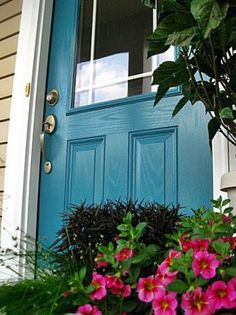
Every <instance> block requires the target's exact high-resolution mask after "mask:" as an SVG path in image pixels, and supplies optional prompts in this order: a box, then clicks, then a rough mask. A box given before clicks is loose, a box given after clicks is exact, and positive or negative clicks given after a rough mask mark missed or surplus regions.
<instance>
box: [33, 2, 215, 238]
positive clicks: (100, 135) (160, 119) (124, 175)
mask: <svg viewBox="0 0 236 315" xmlns="http://www.w3.org/2000/svg"><path fill="white" fill-rule="evenodd" d="M152 16H153V13H152V11H151V10H150V9H148V8H146V7H145V6H143V5H142V4H141V1H139V0H129V1H126V0H119V1H117V0H109V1H105V0H84V1H76V0H55V8H54V17H53V26H52V36H51V49H50V58H49V70H48V82H47V91H50V90H51V89H54V88H55V89H57V90H58V91H59V101H58V103H57V104H56V105H55V106H50V104H49V103H46V104H45V119H46V117H47V116H48V115H50V114H53V115H54V116H55V117H56V119H57V127H56V130H55V132H54V133H52V134H51V135H46V136H45V149H46V151H47V155H48V158H49V160H51V162H52V170H51V172H50V173H49V174H46V173H45V171H44V163H45V160H44V159H42V171H41V181H40V202H39V226H38V231H39V237H40V238H44V237H48V239H49V241H52V240H53V239H54V237H55V233H56V232H57V231H58V229H59V228H60V224H61V217H62V213H64V212H65V211H67V209H69V208H70V207H71V205H76V204H80V203H81V202H82V201H86V202H87V203H89V204H90V203H94V202H95V203H100V202H103V201H105V200H106V199H112V200H115V199H122V200H127V199H128V198H132V199H133V200H146V201H154V200H155V201H157V202H159V203H161V204H171V203H173V204H176V203H180V204H181V205H182V206H184V207H186V211H188V210H189V209H190V208H196V207H198V206H201V205H209V200H210V199H211V198H212V163H211V155H210V150H209V147H208V141H207V117H206V116H205V114H204V110H203V108H202V109H201V108H200V106H196V107H192V106H191V105H189V107H186V109H185V110H184V111H183V112H182V113H181V114H180V115H177V116H176V117H175V118H174V119H171V113H172V110H173V107H174V106H175V104H176V103H177V101H178V99H179V98H180V97H181V96H180V95H179V94H180V93H179V92H178V91H174V90H173V91H172V94H171V95H169V96H167V97H166V98H165V99H164V100H163V101H162V103H161V104H160V105H158V107H156V108H154V107H153V99H154V93H152V92H151V71H152V67H153V64H155V63H158V60H157V59H153V60H147V59H146V51H147V43H146V41H145V37H146V36H147V35H148V34H150V33H151V29H152ZM150 21H151V22H150ZM169 54H170V56H171V58H172V57H173V52H172V55H171V52H169ZM161 58H162V57H161ZM163 58H165V56H163Z"/></svg>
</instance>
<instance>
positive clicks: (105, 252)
mask: <svg viewBox="0 0 236 315" xmlns="http://www.w3.org/2000/svg"><path fill="white" fill-rule="evenodd" d="M98 250H99V251H100V252H101V253H103V254H106V255H110V254H111V252H110V251H109V249H108V248H107V247H106V246H103V245H101V246H98Z"/></svg>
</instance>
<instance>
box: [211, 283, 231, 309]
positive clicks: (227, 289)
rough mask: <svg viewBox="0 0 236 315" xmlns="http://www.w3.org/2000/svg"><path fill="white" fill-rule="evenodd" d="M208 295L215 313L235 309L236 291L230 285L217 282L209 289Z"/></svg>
mask: <svg viewBox="0 0 236 315" xmlns="http://www.w3.org/2000/svg"><path fill="white" fill-rule="evenodd" d="M206 295H207V298H208V300H209V303H210V307H211V309H212V310H213V311H216V310H219V309H221V308H227V309H231V308H234V305H235V302H234V301H235V298H236V291H235V288H234V286H233V285H232V284H230V283H228V284H226V283H225V282H223V281H216V282H214V283H213V284H212V285H211V286H209V287H208V288H207V291H206Z"/></svg>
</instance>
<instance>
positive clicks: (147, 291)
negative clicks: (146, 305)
mask: <svg viewBox="0 0 236 315" xmlns="http://www.w3.org/2000/svg"><path fill="white" fill-rule="evenodd" d="M159 287H160V285H159V281H158V280H157V279H156V278H155V277H154V276H149V277H147V278H140V279H139V281H138V286H137V292H138V297H139V299H140V300H141V301H143V302H151V301H152V300H153V298H154V294H155V293H157V292H158V289H159Z"/></svg>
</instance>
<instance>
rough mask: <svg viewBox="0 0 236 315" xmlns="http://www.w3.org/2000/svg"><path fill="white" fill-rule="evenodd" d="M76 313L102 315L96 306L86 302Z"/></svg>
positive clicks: (79, 314)
mask: <svg viewBox="0 0 236 315" xmlns="http://www.w3.org/2000/svg"><path fill="white" fill-rule="evenodd" d="M75 314H78V315H102V312H101V311H100V310H99V309H98V308H97V307H96V306H92V305H91V304H85V305H82V306H79V307H78V309H77V311H76V312H75Z"/></svg>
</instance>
